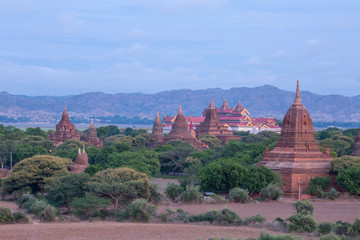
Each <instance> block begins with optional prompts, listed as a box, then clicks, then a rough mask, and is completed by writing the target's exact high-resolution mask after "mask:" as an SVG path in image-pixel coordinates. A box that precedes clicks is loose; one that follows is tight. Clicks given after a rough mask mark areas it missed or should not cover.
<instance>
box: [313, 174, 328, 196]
mask: <svg viewBox="0 0 360 240" xmlns="http://www.w3.org/2000/svg"><path fill="white" fill-rule="evenodd" d="M329 186H330V177H314V178H311V179H310V182H309V186H308V192H309V193H310V194H311V195H314V194H317V193H318V191H320V190H321V191H325V189H326V188H328V187H329ZM318 187H320V188H318Z"/></svg>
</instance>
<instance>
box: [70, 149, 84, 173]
mask: <svg viewBox="0 0 360 240" xmlns="http://www.w3.org/2000/svg"><path fill="white" fill-rule="evenodd" d="M88 166H89V162H88V155H87V153H86V152H85V145H84V146H83V150H82V152H81V150H80V148H79V152H78V155H77V157H76V159H75V161H74V163H73V165H71V168H70V172H71V173H81V172H84V171H85V168H87V167H88Z"/></svg>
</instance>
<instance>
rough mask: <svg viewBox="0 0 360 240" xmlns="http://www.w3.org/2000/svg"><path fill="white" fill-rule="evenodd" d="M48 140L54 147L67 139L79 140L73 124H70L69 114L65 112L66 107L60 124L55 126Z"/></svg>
mask: <svg viewBox="0 0 360 240" xmlns="http://www.w3.org/2000/svg"><path fill="white" fill-rule="evenodd" d="M49 139H50V140H51V141H53V142H54V143H55V145H56V146H58V145H59V144H61V143H63V142H65V141H66V140H69V139H76V140H80V135H79V133H78V132H77V131H76V130H75V126H74V124H72V123H71V122H70V119H69V114H68V113H67V111H66V105H65V107H64V112H63V114H62V116H61V120H60V122H59V123H58V124H56V131H55V132H54V133H52V134H51V135H50V136H49Z"/></svg>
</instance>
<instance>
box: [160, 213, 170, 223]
mask: <svg viewBox="0 0 360 240" xmlns="http://www.w3.org/2000/svg"><path fill="white" fill-rule="evenodd" d="M159 219H160V221H161V222H163V223H165V222H168V221H169V214H168V213H160V215H159Z"/></svg>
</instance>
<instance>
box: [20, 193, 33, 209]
mask: <svg viewBox="0 0 360 240" xmlns="http://www.w3.org/2000/svg"><path fill="white" fill-rule="evenodd" d="M35 200H36V197H35V196H34V195H32V194H24V195H22V196H21V197H20V198H19V199H18V200H17V205H18V206H19V207H20V208H26V209H28V210H29V209H30V207H31V205H32V204H33V203H34V202H35Z"/></svg>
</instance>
